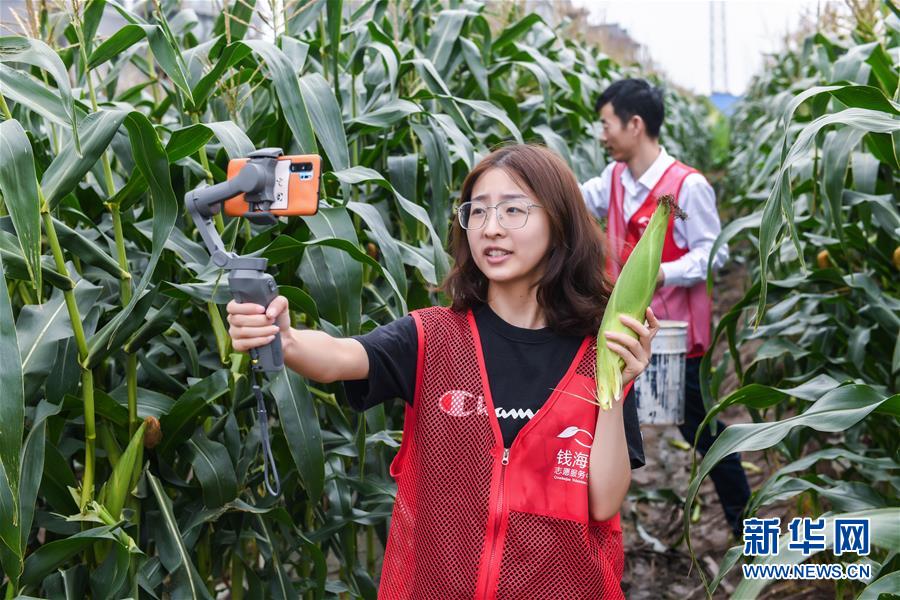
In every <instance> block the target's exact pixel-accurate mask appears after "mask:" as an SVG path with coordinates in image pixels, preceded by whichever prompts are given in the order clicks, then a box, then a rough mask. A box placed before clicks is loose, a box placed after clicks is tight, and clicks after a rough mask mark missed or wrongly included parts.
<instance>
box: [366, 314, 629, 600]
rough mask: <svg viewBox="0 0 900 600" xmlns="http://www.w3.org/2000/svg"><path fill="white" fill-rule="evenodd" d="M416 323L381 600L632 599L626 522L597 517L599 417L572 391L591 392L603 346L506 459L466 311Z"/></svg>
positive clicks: (577, 365) (590, 347)
mask: <svg viewBox="0 0 900 600" xmlns="http://www.w3.org/2000/svg"><path fill="white" fill-rule="evenodd" d="M412 316H413V318H414V320H415V323H416V328H417V331H418V336H419V354H418V365H417V369H416V391H415V397H414V399H413V403H412V406H409V405H407V407H406V415H405V417H406V420H405V425H404V433H403V442H402V444H401V447H400V451H399V452H398V454H397V457H396V458H395V459H394V462H393V463H392V464H391V475H392V476H393V477H394V478H395V479H396V480H397V499H396V503H395V505H394V512H393V517H392V520H391V526H390V534H389V536H388V543H387V548H386V551H385V557H384V567H383V570H382V576H381V587H380V590H379V594H378V597H379V598H382V599H388V600H393V599H398V600H401V599H402V600H437V599H441V600H443V599H457V598H460V599H463V598H464V599H469V598H476V599H481V598H491V599H493V598H496V599H498V600H511V599H517V600H521V599H531V600H538V599H542V598H543V599H547V600H551V599H552V600H560V599H563V598H572V599H588V598H590V599H599V598H603V599H605V598H623V597H624V596H623V594H622V589H621V587H620V584H619V582H620V580H621V577H622V569H623V565H624V556H623V552H622V533H621V528H620V526H619V517H618V515H616V517H614V518H613V519H610V520H609V521H603V522H594V521H591V520H590V519H589V512H588V486H587V473H588V468H589V456H590V447H591V442H592V438H593V434H594V430H595V425H596V410H597V409H596V407H595V406H594V405H593V404H590V403H588V402H585V401H583V400H580V399H579V398H576V397H574V396H572V395H571V394H577V395H580V396H585V397H590V396H591V395H592V390H594V389H595V384H594V379H593V377H594V372H595V356H596V353H595V349H596V341H595V339H594V338H593V337H592V336H589V337H586V338H585V340H584V342H583V343H582V345H581V347H580V349H579V351H578V353H577V355H576V357H575V360H574V361H573V363H572V365H571V366H570V367H569V370H568V372H567V373H566V375H565V376H564V377H563V379H562V381H561V382H560V384H559V386H557V387H558V388H559V389H558V390H557V391H554V392H552V395H551V396H550V397H549V398H548V400H547V402H546V403H545V404H544V406H543V407H542V408H541V409H540V410H539V411H538V413H537V414H536V415H535V416H534V417H533V418H532V419H531V421H529V422H528V423H527V424H526V425H525V426H524V427H523V428H522V430H521V431H520V432H519V434H518V436H517V437H516V439H515V441H514V442H513V444H512V446H511V447H510V448H509V449H508V450H504V448H503V438H502V436H501V434H500V426H499V423H498V422H497V418H496V416H495V413H494V405H493V401H492V399H491V393H490V387H489V385H488V381H487V374H486V370H485V366H484V357H483V356H482V352H481V343H480V341H479V337H478V331H477V329H476V326H475V318H474V316H473V315H472V313H471V311H468V312H467V313H465V314H462V313H458V312H454V311H452V310H450V309H449V308H443V307H432V308H427V309H423V310H418V311H414V312H413V313H412ZM629 387H630V385H629ZM626 391H627V390H626ZM564 392H566V393H564Z"/></svg>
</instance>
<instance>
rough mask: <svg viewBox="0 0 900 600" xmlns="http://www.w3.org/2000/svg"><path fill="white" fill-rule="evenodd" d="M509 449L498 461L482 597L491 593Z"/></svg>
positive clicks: (504, 450)
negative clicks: (497, 486)
mask: <svg viewBox="0 0 900 600" xmlns="http://www.w3.org/2000/svg"><path fill="white" fill-rule="evenodd" d="M509 450H510V449H509V448H504V449H503V458H501V459H500V488H499V489H498V491H497V510H496V512H495V513H494V535H493V537H492V539H491V559H490V561H488V573H487V585H486V586H485V588H484V597H485V598H488V597H489V596H490V593H491V588H492V587H493V585H492V581H493V579H492V575H493V570H494V556H495V554H496V553H497V539H498V538H499V537H500V522H501V521H502V520H503V484H504V483H505V481H506V466H507V465H508V464H509Z"/></svg>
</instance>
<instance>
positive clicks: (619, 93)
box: [594, 79, 666, 138]
mask: <svg viewBox="0 0 900 600" xmlns="http://www.w3.org/2000/svg"><path fill="white" fill-rule="evenodd" d="M607 102H611V103H612V107H613V112H615V113H616V116H617V117H619V119H621V120H622V123H627V122H628V119H630V118H631V117H633V116H634V115H637V116H639V117H640V118H641V119H643V120H644V125H645V126H646V127H647V135H649V136H650V137H652V138H657V137H659V128H660V127H662V123H663V118H664V117H665V114H666V109H665V105H664V103H663V93H662V90H661V89H659V88H658V87H654V86H652V85H650V84H649V83H647V81H645V80H644V79H620V80H619V81H617V82H615V83H613V84H612V85H610V86H609V87H608V88H606V89H605V90H603V93H602V94H600V97H599V98H597V105H596V106H595V107H594V109H595V110H596V111H597V112H598V113H599V112H600V109H601V108H603V106H604V105H605V104H606V103H607Z"/></svg>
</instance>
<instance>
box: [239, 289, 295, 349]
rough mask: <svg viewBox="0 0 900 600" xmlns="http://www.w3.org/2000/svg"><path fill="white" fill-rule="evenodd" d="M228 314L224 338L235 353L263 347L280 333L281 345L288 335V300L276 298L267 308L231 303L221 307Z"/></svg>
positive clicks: (289, 327) (249, 303)
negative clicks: (227, 325)
mask: <svg viewBox="0 0 900 600" xmlns="http://www.w3.org/2000/svg"><path fill="white" fill-rule="evenodd" d="M225 308H226V310H227V311H228V323H229V324H230V325H231V326H230V327H229V328H228V335H230V336H231V346H232V347H233V348H234V349H235V350H237V351H238V352H247V351H248V350H250V349H251V348H258V347H260V346H265V345H266V344H268V343H269V342H271V341H272V340H274V339H275V334H276V333H279V332H280V333H281V337H282V342H284V341H285V338H286V337H288V336H290V335H291V318H290V315H288V310H287V309H288V301H287V298H285V297H284V296H278V297H276V298H275V299H274V300H272V302H271V303H270V304H269V306H268V308H265V307H263V306H260V305H259V304H253V303H252V302H235V301H234V300H232V301H231V302H229V303H228V306H226V307H225Z"/></svg>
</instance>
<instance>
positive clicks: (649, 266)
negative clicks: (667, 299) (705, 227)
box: [596, 195, 686, 410]
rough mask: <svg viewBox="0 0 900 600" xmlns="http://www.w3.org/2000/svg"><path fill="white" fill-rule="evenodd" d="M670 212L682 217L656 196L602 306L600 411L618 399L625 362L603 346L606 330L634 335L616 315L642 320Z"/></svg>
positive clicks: (670, 200) (671, 203)
mask: <svg viewBox="0 0 900 600" xmlns="http://www.w3.org/2000/svg"><path fill="white" fill-rule="evenodd" d="M673 211H674V212H675V214H676V216H678V217H679V218H682V219H684V218H686V215H685V214H684V213H683V212H682V211H681V209H679V208H678V207H677V206H676V205H675V199H674V198H673V197H672V196H671V195H665V196H663V197H662V198H660V199H659V203H658V204H657V206H656V210H655V211H653V216H652V217H651V218H650V223H649V224H648V225H647V229H646V230H645V231H644V233H643V235H642V236H641V239H640V240H638V243H637V245H636V246H635V247H634V250H632V252H631V255H630V256H629V257H628V260H627V261H625V265H624V266H623V267H622V272H621V273H620V274H619V278H618V280H616V285H615V287H613V291H612V294H611V295H610V297H609V302H608V303H607V305H606V312H605V313H604V314H603V321H602V322H601V323H600V331H599V332H598V333H597V374H596V377H597V404H598V405H599V406H600V407H601V408H602V409H604V410H609V409H610V408H611V407H612V402H613V400H620V399H621V398H620V396H621V395H622V369H623V368H624V366H625V361H624V360H622V358H621V357H620V356H619V355H618V354H616V353H615V352H613V351H612V350H610V349H609V348H608V347H607V346H606V342H607V339H606V332H608V331H616V332H619V333H625V334H627V335H630V336H631V337H633V338H637V334H636V333H635V332H634V331H632V329H631V328H630V327H627V326H626V325H625V324H624V323H622V322H621V321H620V320H619V315H628V316H630V317H633V318H635V319H637V320H638V321H639V322H641V323H643V322H644V314H645V313H646V312H647V307H648V306H650V302H651V301H652V300H653V292H654V291H656V277H657V275H658V273H659V264H660V262H661V260H662V249H663V244H664V242H665V239H666V229H667V226H668V223H669V215H670V214H672V212H673Z"/></svg>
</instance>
